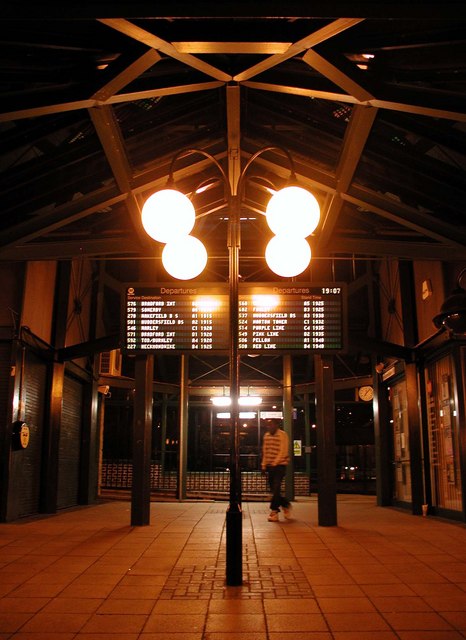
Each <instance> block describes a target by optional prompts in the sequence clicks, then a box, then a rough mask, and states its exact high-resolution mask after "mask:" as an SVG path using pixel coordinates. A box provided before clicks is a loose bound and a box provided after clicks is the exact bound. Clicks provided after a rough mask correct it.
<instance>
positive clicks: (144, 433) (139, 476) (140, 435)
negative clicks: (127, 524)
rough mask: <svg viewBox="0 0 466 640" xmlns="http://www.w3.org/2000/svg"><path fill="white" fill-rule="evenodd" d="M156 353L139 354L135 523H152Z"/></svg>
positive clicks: (133, 519) (134, 458) (136, 401)
mask: <svg viewBox="0 0 466 640" xmlns="http://www.w3.org/2000/svg"><path fill="white" fill-rule="evenodd" d="M153 377H154V356H153V355H137V356H136V363H135V388H136V392H135V395H134V422H133V485H132V491H131V524H132V525H133V526H142V525H147V524H149V522H150V462H151V445H152V401H153V395H152V388H153Z"/></svg>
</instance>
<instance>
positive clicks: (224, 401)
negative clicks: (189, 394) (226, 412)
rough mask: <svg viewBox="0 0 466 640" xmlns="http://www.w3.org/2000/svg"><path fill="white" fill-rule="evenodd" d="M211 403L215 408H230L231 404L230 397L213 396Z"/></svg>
mask: <svg viewBox="0 0 466 640" xmlns="http://www.w3.org/2000/svg"><path fill="white" fill-rule="evenodd" d="M210 401H211V403H212V404H213V405H214V407H229V406H230V404H231V398H230V397H229V396H213V397H212V398H211V399H210Z"/></svg>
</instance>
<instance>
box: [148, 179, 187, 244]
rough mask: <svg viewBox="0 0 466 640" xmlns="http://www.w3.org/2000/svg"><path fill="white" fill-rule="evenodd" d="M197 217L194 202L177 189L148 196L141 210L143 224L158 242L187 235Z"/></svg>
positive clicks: (164, 190)
mask: <svg viewBox="0 0 466 640" xmlns="http://www.w3.org/2000/svg"><path fill="white" fill-rule="evenodd" d="M195 219H196V212H195V211H194V206H193V203H192V202H191V200H190V199H189V198H188V197H187V196H185V195H184V193H181V192H180V191H177V190H176V189H162V190H161V191H156V192H155V193H153V194H152V195H151V196H150V197H149V198H147V200H146V201H145V203H144V205H143V207H142V212H141V221H142V226H143V227H144V229H145V231H146V233H147V234H148V235H149V236H150V237H151V238H153V239H154V240H157V241H158V242H170V241H171V240H173V239H174V238H178V237H180V236H187V235H188V234H189V233H190V232H191V231H192V229H193V227H194V222H195Z"/></svg>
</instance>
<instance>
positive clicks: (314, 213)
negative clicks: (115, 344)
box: [266, 187, 320, 238]
mask: <svg viewBox="0 0 466 640" xmlns="http://www.w3.org/2000/svg"><path fill="white" fill-rule="evenodd" d="M266 218H267V223H268V225H269V227H270V229H271V230H272V231H273V232H274V233H275V234H276V235H281V234H283V233H292V234H293V235H295V236H301V237H303V238H306V237H307V236H308V235H310V234H311V233H312V232H313V231H314V230H315V228H316V227H317V225H318V224H319V220H320V206H319V203H318V202H317V200H316V199H315V197H314V196H313V195H312V193H309V191H307V190H306V189H303V188H301V187H285V188H284V189H280V191H277V193H275V194H274V195H273V196H272V197H271V198H270V200H269V204H268V205H267V211H266Z"/></svg>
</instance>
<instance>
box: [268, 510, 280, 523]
mask: <svg viewBox="0 0 466 640" xmlns="http://www.w3.org/2000/svg"><path fill="white" fill-rule="evenodd" d="M267 520H268V521H269V522H278V511H271V512H270V515H269V517H268V518H267Z"/></svg>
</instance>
